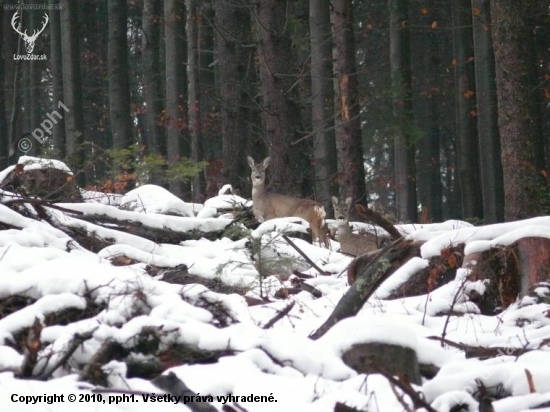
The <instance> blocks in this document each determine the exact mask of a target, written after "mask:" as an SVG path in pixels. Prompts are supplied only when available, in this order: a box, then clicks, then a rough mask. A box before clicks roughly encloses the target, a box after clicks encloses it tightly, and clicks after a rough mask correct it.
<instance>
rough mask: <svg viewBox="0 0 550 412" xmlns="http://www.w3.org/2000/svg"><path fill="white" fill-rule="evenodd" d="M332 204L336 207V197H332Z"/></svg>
mask: <svg viewBox="0 0 550 412" xmlns="http://www.w3.org/2000/svg"><path fill="white" fill-rule="evenodd" d="M332 204H333V205H334V206H336V205H337V204H338V198H337V197H336V196H332Z"/></svg>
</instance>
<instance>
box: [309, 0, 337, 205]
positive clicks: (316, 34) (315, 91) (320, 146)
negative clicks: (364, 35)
mask: <svg viewBox="0 0 550 412" xmlns="http://www.w3.org/2000/svg"><path fill="white" fill-rule="evenodd" d="M309 29H310V36H311V95H312V102H311V118H312V126H313V133H314V135H313V145H314V152H313V157H314V159H315V192H316V193H317V200H318V201H319V202H321V203H322V204H323V205H324V206H325V210H327V211H329V210H331V208H330V204H331V200H330V198H331V196H332V195H333V194H335V193H337V191H338V187H337V185H336V179H335V178H336V171H337V170H336V160H337V155H336V140H335V136H334V88H333V81H332V41H331V37H330V1H329V0H310V2H309Z"/></svg>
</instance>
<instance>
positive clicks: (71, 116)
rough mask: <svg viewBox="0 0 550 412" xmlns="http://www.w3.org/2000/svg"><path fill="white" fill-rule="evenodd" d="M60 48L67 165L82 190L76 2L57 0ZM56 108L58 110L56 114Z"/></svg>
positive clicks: (80, 98) (81, 119) (80, 81)
mask: <svg viewBox="0 0 550 412" xmlns="http://www.w3.org/2000/svg"><path fill="white" fill-rule="evenodd" d="M60 4H61V5H62V6H63V8H62V9H61V48H62V54H63V99H64V100H63V105H64V106H65V107H66V108H67V109H68V110H67V111H66V113H63V114H62V115H63V117H64V118H65V134H66V136H67V137H66V138H67V162H68V163H69V165H70V167H71V168H72V170H73V171H74V172H75V175H76V176H77V183H78V184H79V186H84V173H78V174H77V172H81V171H82V169H83V167H84V148H83V143H84V114H83V109H82V77H81V74H80V45H79V39H80V35H79V32H78V1H77V0H61V2H60ZM59 109H60V107H58V110H59Z"/></svg>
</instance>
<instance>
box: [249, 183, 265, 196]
mask: <svg viewBox="0 0 550 412" xmlns="http://www.w3.org/2000/svg"><path fill="white" fill-rule="evenodd" d="M264 194H265V183H263V182H262V183H256V184H254V185H253V186H252V199H253V200H254V199H257V198H259V197H261V196H263V195H264Z"/></svg>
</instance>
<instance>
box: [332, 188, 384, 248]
mask: <svg viewBox="0 0 550 412" xmlns="http://www.w3.org/2000/svg"><path fill="white" fill-rule="evenodd" d="M351 201H352V198H351V197H348V198H347V199H346V200H345V202H343V203H342V202H340V201H339V200H338V198H337V197H335V196H332V206H333V207H334V218H335V219H336V222H337V224H338V231H337V234H338V242H340V252H342V253H346V254H348V255H352V256H359V255H363V254H365V253H368V252H372V251H375V250H376V249H378V240H379V239H378V238H377V236H376V235H373V234H372V233H367V234H366V235H365V236H362V235H358V234H356V233H352V228H351V226H350V224H349V209H350V207H351Z"/></svg>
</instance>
